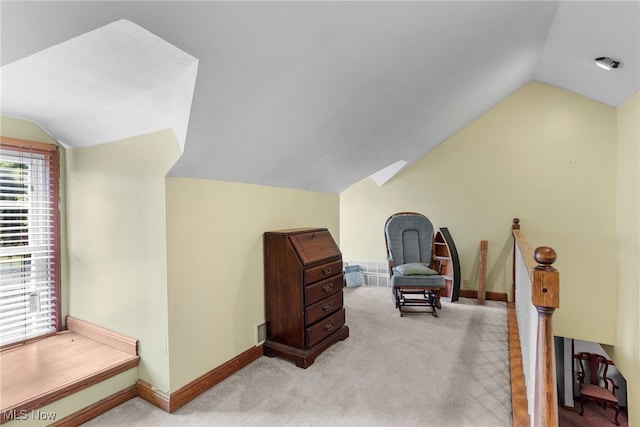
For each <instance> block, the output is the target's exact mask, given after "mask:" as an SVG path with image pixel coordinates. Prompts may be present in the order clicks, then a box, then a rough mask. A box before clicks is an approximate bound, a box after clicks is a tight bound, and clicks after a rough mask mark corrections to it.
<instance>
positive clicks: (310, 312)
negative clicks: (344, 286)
mask: <svg viewBox="0 0 640 427" xmlns="http://www.w3.org/2000/svg"><path fill="white" fill-rule="evenodd" d="M341 308H342V292H339V293H337V294H333V295H331V296H330V297H327V298H325V299H323V300H320V301H318V302H317V303H315V304H312V305H310V306H309V307H307V308H305V309H304V318H305V319H306V321H305V326H309V325H311V324H313V323H315V322H317V321H318V320H320V319H322V318H323V317H325V316H327V315H329V314H331V313H333V312H334V311H336V310H339V309H341Z"/></svg>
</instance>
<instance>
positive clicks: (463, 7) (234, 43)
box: [0, 1, 640, 193]
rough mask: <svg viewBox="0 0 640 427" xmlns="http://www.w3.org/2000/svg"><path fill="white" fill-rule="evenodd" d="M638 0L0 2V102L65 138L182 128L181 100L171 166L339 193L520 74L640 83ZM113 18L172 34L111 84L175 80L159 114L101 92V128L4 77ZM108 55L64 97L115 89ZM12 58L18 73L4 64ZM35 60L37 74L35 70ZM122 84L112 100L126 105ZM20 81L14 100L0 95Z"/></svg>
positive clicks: (560, 80) (591, 86)
mask: <svg viewBox="0 0 640 427" xmlns="http://www.w3.org/2000/svg"><path fill="white" fill-rule="evenodd" d="M639 6H640V3H639V2H638V1H626V2H611V1H605V2H573V1H571V2H560V3H559V2H556V1H543V2H536V1H534V2H525V1H498V2H484V1H472V2H456V1H447V2H433V1H426V2H281V3H280V2H255V3H254V2H212V1H196V2H188V1H178V2H171V1H160V2H151V1H134V2H102V1H93V2H8V1H2V3H0V7H1V8H2V9H1V12H2V30H1V31H2V34H1V35H2V50H1V59H2V65H3V67H2V77H1V78H2V81H1V84H2V105H1V107H2V114H6V115H16V116H19V117H22V118H26V119H32V120H36V121H38V122H40V123H45V122H47V121H48V120H54V119H56V120H55V123H56V126H57V127H56V130H55V131H52V129H48V130H49V131H50V132H51V133H52V134H53V135H54V136H55V137H57V138H59V139H61V140H67V142H68V143H69V141H72V140H74V141H97V140H109V139H111V138H113V137H114V135H125V136H133V135H135V134H139V133H141V130H142V129H146V127H147V126H148V127H154V126H159V127H158V129H160V128H163V127H173V128H174V130H175V131H176V134H177V135H179V134H180V133H181V130H180V129H179V126H180V125H179V123H183V124H184V122H185V120H184V118H183V119H178V120H175V119H174V116H175V112H176V111H178V112H182V113H184V112H185V111H186V113H187V116H188V129H186V140H185V146H184V153H183V156H182V157H181V158H180V160H179V161H178V163H177V164H176V165H175V166H174V168H173V169H172V171H171V175H174V176H185V177H196V178H209V179H219V180H225V181H237V182H247V183H255V184H263V185H272V186H280V187H287V188H300V189H308V190H314V191H324V192H330V193H338V192H340V191H342V190H344V189H346V188H347V187H349V186H350V185H351V184H353V183H355V182H357V181H359V180H361V179H363V178H365V177H367V176H370V175H372V174H375V173H376V172H377V171H381V170H383V169H384V168H386V167H387V166H389V165H393V164H394V163H396V162H398V161H401V160H405V161H407V162H409V164H410V163H412V162H414V161H416V160H417V159H419V158H420V157H422V156H424V155H425V154H426V153H428V152H429V151H430V150H432V149H433V148H434V147H435V146H437V145H438V144H439V143H441V142H442V141H444V140H445V139H446V138H447V137H449V136H451V135H452V134H454V133H455V132H457V131H458V130H460V129H461V128H463V127H464V126H466V125H467V124H469V123H470V122H471V121H473V120H474V119H475V118H477V117H479V116H480V115H482V114H483V113H485V112H486V111H487V110H488V109H490V108H491V107H493V106H494V105H496V104H497V103H498V102H500V101H501V100H502V99H504V98H505V97H507V96H508V95H510V94H511V93H513V92H514V91H516V90H517V89H518V88H520V87H521V86H522V85H524V84H526V83H527V82H529V81H531V80H533V79H535V80H539V81H543V82H545V83H549V84H552V85H556V86H559V87H564V88H566V89H569V90H573V91H576V92H578V93H581V94H583V95H585V96H588V97H591V98H593V99H595V100H598V101H600V102H604V103H607V104H609V105H613V106H617V105H619V104H620V103H621V102H622V101H624V100H625V99H626V98H627V97H628V96H630V95H631V94H632V93H634V92H635V91H636V90H638V89H639V88H640V67H639V64H638V61H639V58H640V7H639ZM121 19H126V20H128V21H130V22H131V23H134V24H136V25H137V26H140V27H142V28H144V29H145V30H147V31H148V32H150V34H151V35H152V36H153V35H155V36H158V37H160V38H161V39H163V40H165V41H166V42H167V43H168V44H171V45H173V46H174V47H175V49H173V50H172V49H169V50H170V51H171V52H173V54H176V55H177V56H176V57H175V58H174V59H170V60H168V61H167V62H168V63H167V64H166V69H170V70H171V75H172V77H171V78H169V79H168V81H163V80H162V78H160V79H159V80H155V79H156V78H157V76H158V75H157V74H155V73H153V72H151V71H143V72H142V74H143V75H140V74H141V73H140V72H136V73H129V74H128V75H129V76H130V77H129V78H127V79H125V81H121V82H120V83H119V84H125V85H132V86H133V88H131V89H132V92H131V93H136V91H140V90H141V91H142V93H146V94H147V95H149V90H151V92H152V93H154V94H159V93H162V92H163V91H165V90H166V88H171V87H172V88H174V89H172V90H168V92H170V93H173V94H175V93H176V92H178V93H180V94H181V95H179V96H177V98H178V99H180V100H181V101H180V102H181V104H180V105H177V106H175V103H173V104H171V103H170V104H171V105H172V106H171V108H170V111H169V112H166V111H164V112H163V110H165V109H167V108H168V107H167V105H163V102H162V100H161V97H156V96H155V95H152V96H148V99H152V100H153V102H147V103H141V104H136V105H137V106H138V107H139V106H140V105H142V106H143V107H142V108H136V109H133V110H130V111H127V114H126V116H127V118H128V119H126V120H125V119H124V118H123V117H120V118H118V117H117V110H118V108H117V106H118V103H117V101H115V100H113V99H111V100H110V101H109V102H107V103H106V104H105V105H112V106H114V107H115V108H114V109H113V110H112V111H111V113H112V114H114V116H109V117H110V120H109V122H110V123H111V124H112V125H113V126H115V127H117V128H118V129H117V130H113V131H111V132H113V133H107V130H106V129H104V127H103V126H100V125H99V124H100V123H104V117H103V114H102V113H103V111H101V110H100V108H96V109H94V110H93V111H91V109H86V108H85V109H84V111H85V113H86V112H89V114H90V115H91V117H86V116H82V115H78V114H76V115H75V116H74V115H73V114H71V117H68V119H64V120H60V118H59V117H58V116H59V114H58V113H59V111H56V110H57V109H56V108H55V106H56V104H57V103H56V98H55V97H53V96H52V95H51V93H50V92H48V91H47V90H46V89H43V90H42V91H40V92H39V93H38V94H36V95H33V94H32V92H33V91H29V90H26V89H21V90H13V89H11V90H9V89H8V88H9V87H11V88H13V87H14V86H15V87H23V88H24V87H27V86H28V85H25V81H26V80H25V77H26V76H27V75H31V74H30V73H35V74H38V68H32V63H33V62H34V61H36V59H37V61H40V60H42V59H43V58H45V57H47V58H48V59H47V61H48V63H49V67H56V66H57V65H58V64H63V63H64V62H60V61H59V60H58V59H56V58H55V57H54V56H53V55H51V57H48V55H50V52H51V51H52V50H54V49H55V48H54V49H51V50H46V49H47V48H50V47H51V46H54V45H58V44H61V43H62V45H65V43H63V42H66V41H67V40H71V39H74V38H75V37H78V36H80V35H82V34H85V33H89V32H91V31H93V30H96V29H99V28H100V27H103V26H105V25H108V24H111V23H113V22H116V21H119V20H121ZM155 36H153V37H155ZM153 37H152V38H153ZM72 41H73V40H72ZM165 47H166V46H165ZM72 50H73V49H72ZM120 53H123V54H124V57H123V58H120V59H118V60H117V61H116V62H117V65H118V67H119V68H116V69H111V71H110V72H109V73H104V74H103V75H101V79H102V80H99V81H104V85H103V89H104V90H103V92H104V93H101V91H100V89H101V85H100V84H95V85H94V86H93V89H92V90H93V91H92V92H91V96H90V97H89V98H90V99H87V92H84V90H78V91H75V90H68V91H65V93H66V94H67V95H68V99H66V100H65V104H77V105H79V106H90V105H92V102H98V103H99V102H101V101H96V100H99V99H109V97H113V95H114V93H113V91H112V90H109V88H110V87H111V86H110V84H111V83H112V82H110V81H109V80H110V76H111V78H113V79H117V78H118V77H119V76H120V78H122V75H123V74H122V73H124V75H127V73H126V72H124V70H131V68H130V67H132V66H134V65H135V64H136V60H135V59H136V57H137V56H139V55H138V54H137V53H136V52H135V51H133V52H128V53H129V54H130V55H131V57H130V59H127V57H126V56H127V52H120ZM30 55H32V56H30ZM40 55H42V57H40V58H38V57H39V56H40ZM603 55H608V56H614V57H616V58H617V59H620V60H622V62H623V67H622V68H620V69H619V70H616V71H614V72H609V73H607V72H604V71H603V70H600V69H598V68H597V67H595V66H594V65H593V58H595V57H596V56H603ZM189 58H191V59H189ZM183 60H184V61H183ZM37 61H36V62H37ZM174 61H175V63H174ZM193 61H197V63H195V64H194V62H193ZM180 63H182V66H179V64H180ZM14 67H15V68H19V69H23V70H26V69H28V70H29V71H28V73H29V74H24V73H9V72H5V70H11V69H12V68H14ZM20 67H24V68H20ZM80 68H81V67H80ZM162 68H165V67H162ZM196 68H197V78H196V82H195V91H194V92H193V100H192V104H191V108H190V111H188V105H186V104H188V100H189V99H190V98H189V96H190V94H189V91H190V89H189V87H190V85H192V84H193V78H194V76H195V70H196ZM78 69H79V68H75V70H76V71H77V70H78ZM43 70H46V67H41V68H40V72H41V74H40V75H39V76H38V78H45V77H46V73H42V71H43ZM118 70H119V71H118ZM76 71H74V70H73V69H71V70H67V71H66V72H69V73H73V72H76ZM61 72H65V71H61ZM89 72H90V71H89ZM147 74H148V75H149V76H156V77H150V78H151V80H152V81H154V82H155V83H153V84H152V85H151V86H152V88H149V87H147V88H146V89H140V88H141V87H143V88H144V85H145V84H149V83H150V82H149V81H147V80H146V78H145V76H146V75H147ZM135 75H137V76H138V77H137V78H133V76H135ZM99 81H98V82H99ZM176 87H179V88H180V89H179V90H176V89H175V88H176ZM51 90H52V91H54V90H55V88H51ZM145 90H146V91H145ZM5 91H7V93H12V97H11V98H9V97H5V95H4V94H5ZM131 93H129V95H127V94H125V95H124V96H123V101H125V102H128V103H131V100H132V96H131ZM21 94H22V95H24V97H23V99H21V101H20V108H18V107H17V104H18V103H17V102H15V101H11V99H14V100H15V99H17V98H20V95H21ZM185 94H186V95H185ZM127 96H128V98H127ZM102 97H104V98H102ZM166 99H170V97H167V98H166ZM9 101H11V102H9ZM134 104H135V103H134ZM81 108H82V107H81ZM150 110H152V112H153V114H151V113H150ZM36 111H37V112H38V117H35V112H36ZM158 112H159V114H158ZM114 117H115V119H114ZM80 122H86V126H78V123H80ZM94 124H95V126H94ZM185 126H186V125H185ZM46 127H47V126H46V125H45V128H46ZM183 131H184V129H183V130H182V132H183ZM92 133H93V134H94V135H92ZM96 133H97V134H99V135H95V134H96ZM123 137H124V136H123ZM179 139H180V138H179ZM70 145H80V143H79V142H78V143H70ZM387 171H388V170H387ZM383 175H384V174H383ZM376 176H379V175H376ZM386 179H388V177H387V176H385V177H384V180H386ZM384 180H383V181H384Z"/></svg>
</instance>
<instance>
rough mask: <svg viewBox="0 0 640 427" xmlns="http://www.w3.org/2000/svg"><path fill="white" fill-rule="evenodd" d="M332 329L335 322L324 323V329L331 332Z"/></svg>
mask: <svg viewBox="0 0 640 427" xmlns="http://www.w3.org/2000/svg"><path fill="white" fill-rule="evenodd" d="M332 329H333V322H329V323H325V325H324V330H325V331H327V332H329V331H330V330H332Z"/></svg>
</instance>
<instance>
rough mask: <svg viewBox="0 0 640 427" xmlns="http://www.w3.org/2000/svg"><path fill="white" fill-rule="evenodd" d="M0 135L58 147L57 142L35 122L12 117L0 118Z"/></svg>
mask: <svg viewBox="0 0 640 427" xmlns="http://www.w3.org/2000/svg"><path fill="white" fill-rule="evenodd" d="M0 135H2V136H8V137H10V138H18V139H25V140H27V141H36V142H45V143H47V144H56V145H59V144H58V141H56V139H55V138H54V137H52V136H51V135H50V134H49V133H48V132H47V131H45V130H44V129H42V128H41V127H40V125H38V124H37V123H36V122H33V121H30V120H24V119H18V118H14V117H7V116H0Z"/></svg>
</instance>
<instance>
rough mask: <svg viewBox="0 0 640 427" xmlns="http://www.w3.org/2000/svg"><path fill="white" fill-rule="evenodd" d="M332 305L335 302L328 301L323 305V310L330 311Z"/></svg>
mask: <svg viewBox="0 0 640 427" xmlns="http://www.w3.org/2000/svg"><path fill="white" fill-rule="evenodd" d="M331 307H333V303H332V302H328V303H326V304H325V305H323V306H322V310H324V311H329V310H331Z"/></svg>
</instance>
